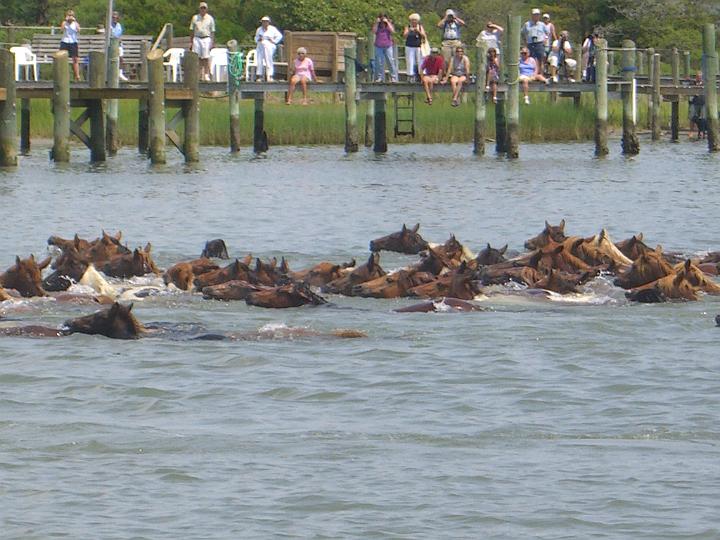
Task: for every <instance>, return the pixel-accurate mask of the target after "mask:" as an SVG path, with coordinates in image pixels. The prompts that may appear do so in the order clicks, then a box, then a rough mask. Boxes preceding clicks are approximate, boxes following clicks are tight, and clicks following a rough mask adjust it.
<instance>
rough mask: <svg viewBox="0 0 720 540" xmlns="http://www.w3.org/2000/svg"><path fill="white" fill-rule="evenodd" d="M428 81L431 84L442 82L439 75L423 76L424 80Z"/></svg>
mask: <svg viewBox="0 0 720 540" xmlns="http://www.w3.org/2000/svg"><path fill="white" fill-rule="evenodd" d="M425 79H427V80H428V81H430V82H433V83H439V82H440V76H439V75H423V80H425Z"/></svg>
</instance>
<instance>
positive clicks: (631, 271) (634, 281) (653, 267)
mask: <svg viewBox="0 0 720 540" xmlns="http://www.w3.org/2000/svg"><path fill="white" fill-rule="evenodd" d="M674 273H675V271H674V269H673V267H672V266H671V265H670V263H669V262H667V261H666V260H665V257H663V253H662V247H661V246H658V247H657V248H655V249H654V250H652V249H648V250H644V251H643V252H642V253H641V254H640V255H639V256H638V257H637V258H636V259H635V261H634V262H633V264H632V266H631V267H630V268H628V269H627V270H626V271H625V272H623V273H622V274H621V275H619V276H618V277H617V278H616V279H615V281H614V283H615V285H617V286H618V287H622V288H623V289H633V288H635V287H640V286H641V285H645V284H646V283H650V282H653V281H655V280H657V279H660V278H662V277H665V276H667V275H670V274H674Z"/></svg>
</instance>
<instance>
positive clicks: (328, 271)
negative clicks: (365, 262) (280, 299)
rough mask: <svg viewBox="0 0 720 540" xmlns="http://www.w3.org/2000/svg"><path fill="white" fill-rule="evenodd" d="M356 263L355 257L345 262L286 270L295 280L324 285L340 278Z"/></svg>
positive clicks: (313, 285)
mask: <svg viewBox="0 0 720 540" xmlns="http://www.w3.org/2000/svg"><path fill="white" fill-rule="evenodd" d="M355 265H356V262H355V259H353V260H352V261H350V262H348V263H344V264H333V263H331V262H326V261H324V262H321V263H318V264H316V265H315V266H313V267H311V268H306V269H305V270H298V271H297V272H290V271H288V272H285V273H286V274H287V276H288V277H289V278H290V279H291V280H293V281H302V282H303V283H306V284H308V285H310V286H311V287H322V286H324V285H327V284H328V283H330V282H331V281H334V280H336V279H340V278H341V277H343V275H344V274H347V273H349V272H350V270H348V269H350V268H354V267H355Z"/></svg>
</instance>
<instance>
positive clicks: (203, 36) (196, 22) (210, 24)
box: [190, 2, 215, 81]
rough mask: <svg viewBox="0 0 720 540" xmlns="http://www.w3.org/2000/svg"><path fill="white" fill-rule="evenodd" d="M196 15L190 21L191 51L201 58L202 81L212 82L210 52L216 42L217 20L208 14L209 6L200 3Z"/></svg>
mask: <svg viewBox="0 0 720 540" xmlns="http://www.w3.org/2000/svg"><path fill="white" fill-rule="evenodd" d="M198 11H199V13H197V14H196V15H193V17H192V19H191V20H190V32H191V36H192V41H191V45H190V50H191V51H193V52H194V53H196V54H197V55H198V56H199V57H200V80H203V81H209V80H210V50H211V49H212V48H213V44H214V41H215V19H214V18H213V16H212V15H210V14H209V13H208V5H207V4H206V3H205V2H200V5H199V6H198Z"/></svg>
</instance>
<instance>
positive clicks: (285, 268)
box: [280, 257, 290, 274]
mask: <svg viewBox="0 0 720 540" xmlns="http://www.w3.org/2000/svg"><path fill="white" fill-rule="evenodd" d="M280 271H281V272H282V273H283V274H287V273H288V272H289V271H290V265H289V264H288V262H287V261H286V260H285V257H283V258H282V259H281V260H280Z"/></svg>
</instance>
